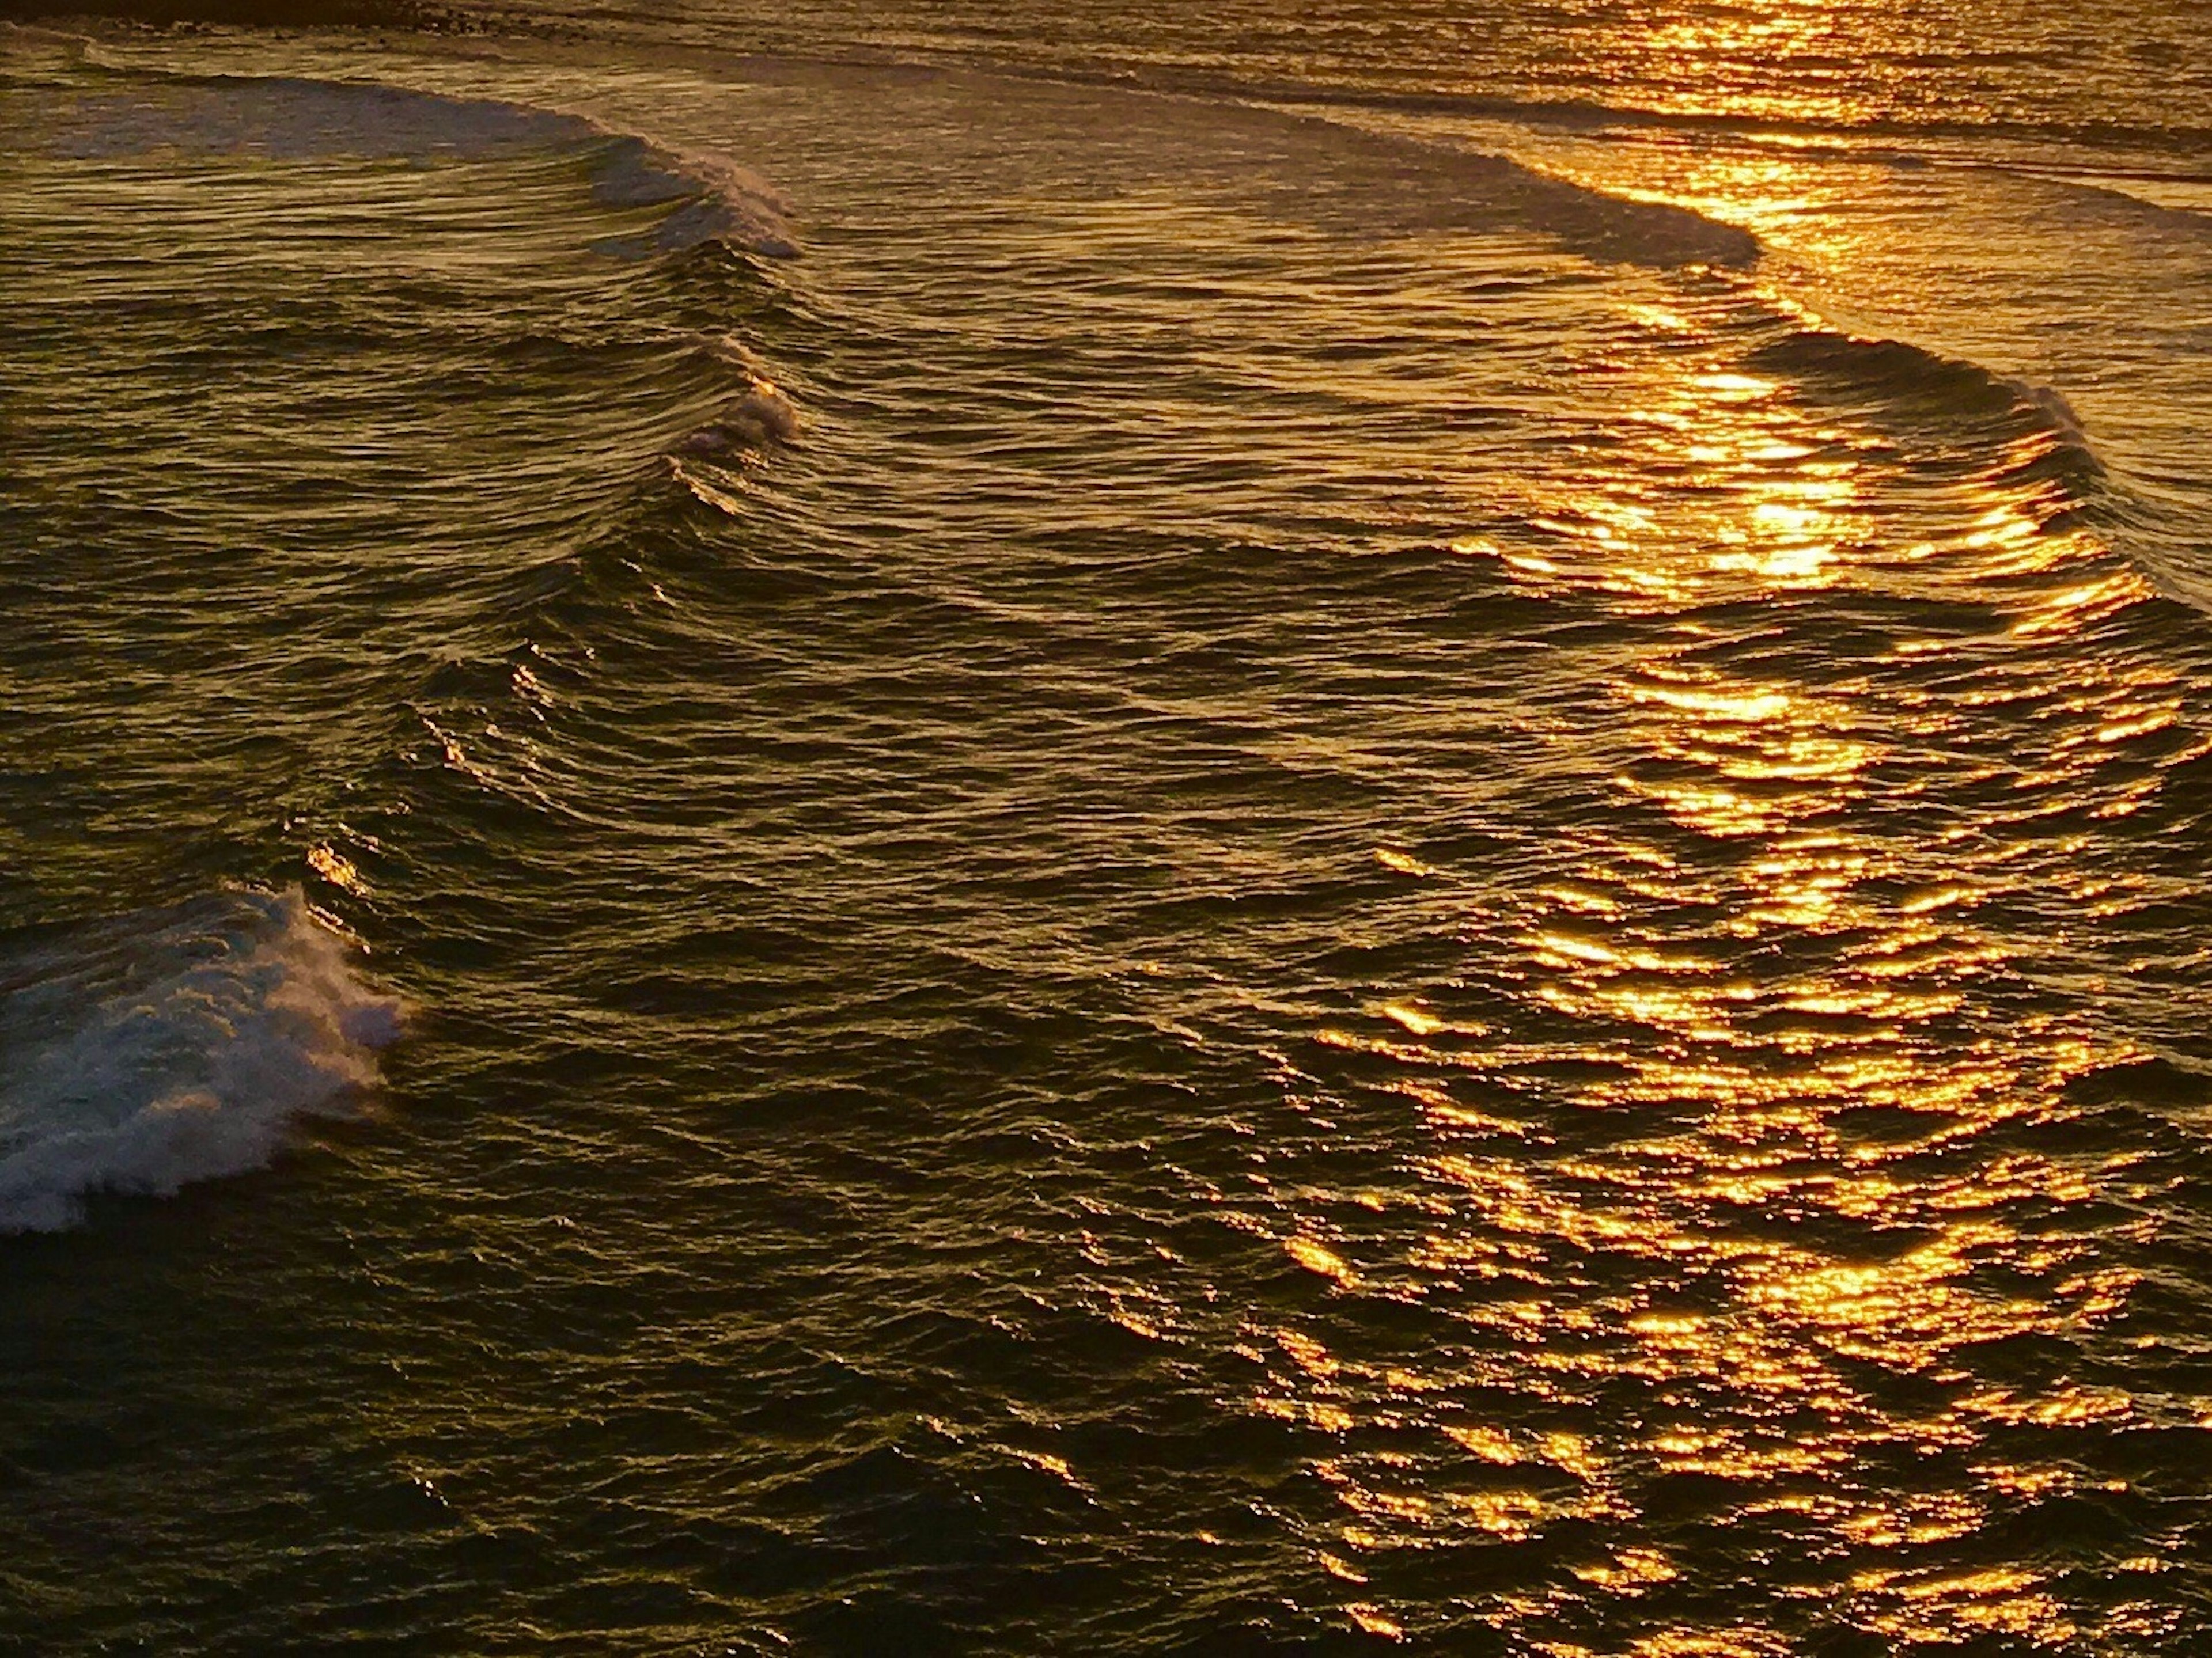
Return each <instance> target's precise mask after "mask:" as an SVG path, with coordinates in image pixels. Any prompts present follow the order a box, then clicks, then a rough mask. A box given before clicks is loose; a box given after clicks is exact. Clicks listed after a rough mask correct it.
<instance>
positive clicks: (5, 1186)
mask: <svg viewBox="0 0 2212 1658" xmlns="http://www.w3.org/2000/svg"><path fill="white" fill-rule="evenodd" d="M401 1023H402V1010H401V1006H400V1004H399V1003H398V1000H396V999H393V998H392V997H390V996H387V995H384V994H380V993H378V992H376V991H374V990H373V989H371V988H370V987H368V985H366V984H365V983H364V982H363V981H362V979H361V977H360V976H359V975H358V974H357V972H356V967H355V961H354V955H353V951H352V950H351V949H350V947H349V944H347V942H346V940H345V939H343V938H342V937H341V936H340V935H339V934H337V933H336V932H333V931H331V929H330V928H329V927H327V926H324V925H323V924H322V923H321V922H320V921H319V920H316V919H315V916H314V914H313V911H312V910H310V909H309V908H308V906H307V902H306V901H305V899H304V898H303V897H302V896H301V894H300V892H299V890H297V889H294V890H291V891H289V892H288V893H285V894H283V895H281V896H269V895H265V894H255V893H243V892H230V893H219V894H214V895H210V896H208V897H205V898H202V899H197V900H194V901H192V902H190V903H187V904H185V905H182V906H179V907H178V908H173V909H167V910H160V911H152V912H140V913H137V914H130V915H125V916H118V917H115V918H113V919H111V920H105V921H100V922H95V923H93V924H90V925H88V926H82V927H77V928H73V929H70V931H69V932H65V933H64V934H61V935H59V936H58V937H53V936H50V937H48V938H46V939H45V940H43V941H42V942H40V944H36V945H33V946H31V947H28V948H9V947H7V946H4V945H0V1232H20V1231H54V1230H61V1229H63V1228H65V1227H69V1226H71V1225H74V1224H76V1223H77V1222H78V1221H79V1220H81V1219H82V1206H83V1199H85V1197H86V1196H87V1195H88V1194H89V1193H94V1192H130V1193H151V1194H155V1195H161V1196H168V1195H171V1194H173V1193H175V1192H176V1191H177V1190H178V1189H179V1187H183V1186H185V1185H187V1184H189V1183H191V1181H200V1180H210V1179H215V1178H217V1177H220V1176H222V1175H236V1174H241V1173H243V1172H245V1171H246V1170H247V1169H258V1168H260V1167H261V1166H263V1165H264V1164H265V1163H268V1162H269V1161H270V1158H271V1157H274V1156H275V1155H276V1151H278V1149H279V1148H280V1147H281V1146H282V1145H283V1143H284V1140H285V1138H286V1136H287V1133H288V1132H289V1128H290V1127H291V1125H292V1124H293V1123H294V1121H295V1120H296V1119H298V1118H300V1117H302V1116H307V1115H323V1116H337V1115H345V1114H350V1112H351V1111H352V1110H353V1109H354V1108H356V1104H357V1102H358V1101H359V1099H360V1097H361V1095H362V1090H365V1089H366V1088H368V1086H369V1085H370V1084H373V1083H374V1082H375V1080H376V1078H377V1060H376V1054H377V1050H378V1049H380V1048H385V1047H387V1046H389V1045H390V1044H391V1043H392V1042H393V1041H395V1040H396V1039H397V1038H398V1035H399V1033H400V1029H401Z"/></svg>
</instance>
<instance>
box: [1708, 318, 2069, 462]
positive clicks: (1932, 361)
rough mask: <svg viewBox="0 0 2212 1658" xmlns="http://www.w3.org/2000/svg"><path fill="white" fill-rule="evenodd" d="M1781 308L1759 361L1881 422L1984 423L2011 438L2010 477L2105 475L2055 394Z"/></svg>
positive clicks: (1756, 355)
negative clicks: (1781, 318) (1780, 323)
mask: <svg viewBox="0 0 2212 1658" xmlns="http://www.w3.org/2000/svg"><path fill="white" fill-rule="evenodd" d="M1783 308H1784V313H1785V315H1786V316H1787V317H1788V318H1789V319H1790V328H1789V331H1787V332H1785V333H1784V334H1782V335H1780V336H1779V337H1777V338H1774V339H1772V340H1770V341H1768V342H1766V343H1764V344H1762V345H1761V346H1759V348H1757V349H1755V350H1754V351H1753V354H1752V355H1753V361H1754V362H1756V363H1759V364H1760V365H1762V366H1764V367H1768V368H1771V369H1772V370H1774V371H1776V372H1777V373H1780V374H1786V375H1788V376H1789V377H1790V378H1791V379H1792V380H1796V382H1797V383H1799V384H1801V385H1804V386H1810V387H1812V388H1814V389H1815V390H1819V391H1825V392H1830V393H1832V394H1838V395H1840V396H1842V397H1844V398H1848V399H1849V400H1850V401H1852V402H1854V403H1856V404H1860V405H1861V406H1863V407H1865V408H1867V409H1869V410H1870V411H1872V412H1874V413H1876V414H1878V415H1890V416H1905V417H1911V416H1925V417H1931V418H1934V419H1937V420H1941V421H1943V422H1947V423H1948V422H1954V421H1956V420H1957V419H1958V418H1960V417H1961V416H1965V417H1966V418H1968V419H1970V420H1972V421H1974V422H1978V423H1980V424H1982V425H1983V426H1984V427H1985V428H1987V430H1988V435H1990V437H1991V438H1993V439H1996V440H2004V443H2003V447H2002V453H2003V454H2004V456H2005V459H2006V463H2007V470H2008V471H2029V470H2033V471H2036V472H2039V473H2049V474H2052V475H2055V476H2057V477H2062V478H2063V479H2065V480H2066V481H2069V482H2070V483H2074V484H2075V485H2076V486H2078V487H2079V488H2080V489H2082V490H2086V489H2088V488H2089V487H2090V486H2092V485H2093V484H2094V483H2096V482H2097V481H2098V480H2100V479H2102V478H2103V477H2105V474H2106V467H2105V464H2104V461H2103V459H2102V458H2101V457H2100V456H2099V454H2098V453H2097V451H2096V448H2095V446H2093V444H2092V443H2091V441H2090V439H2089V434H2088V432H2087V430H2086V429H2085V428H2084V427H2083V425H2082V423H2081V416H2079V415H2077V414H2075V411H2074V408H2073V405H2072V404H2069V402H2068V401H2067V400H2066V398H2065V397H2064V396H2063V394H2062V393H2061V392H2057V390H2055V389H2053V388H2052V387H2051V386H2039V385H2037V384H2035V383H2034V382H2033V381H2030V380H2020V379H2016V378H2015V377H2013V376H2011V375H2008V374H1999V373H1997V372H1996V370H1994V369H1991V368H1989V367H1984V365H1982V364H1980V363H1978V362H1974V361H1971V360H1969V359H1967V358H1964V357H1954V356H1950V355H1946V354H1945V353H1943V352H1941V351H1937V350H1935V349H1931V348H1929V347H1927V346H1924V345H1919V344H1916V343H1912V342H1911V341H1909V340H1903V339H1896V338H1892V337H1884V336H1876V335H1869V334H1865V333H1861V332H1859V331H1856V330H1853V329H1850V328H1845V327H1839V326H1837V325H1832V324H1831V323H1828V322H1826V320H1824V319H1820V318H1819V317H1818V316H1817V315H1815V314H1814V313H1811V312H1809V311H1807V310H1805V309H1803V308H1802V307H1796V306H1794V305H1785V306H1784V307H1783ZM2023 440H2024V441H2023Z"/></svg>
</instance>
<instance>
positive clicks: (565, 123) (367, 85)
mask: <svg viewBox="0 0 2212 1658" xmlns="http://www.w3.org/2000/svg"><path fill="white" fill-rule="evenodd" d="M70 45H71V46H72V47H73V50H74V57H75V61H74V62H73V63H72V64H71V65H70V67H71V68H72V69H73V70H76V71H77V72H78V73H82V74H89V75H94V76H101V77H106V78H109V79H111V80H114V81H119V82H125V83H126V84H128V83H136V84H137V85H141V86H143V85H158V86H161V87H166V88H172V89H174V90H176V91H179V92H183V93H186V94H190V93H192V92H198V93H203V94H206V97H205V99H204V100H200V101H198V102H197V103H187V104H186V106H185V107H184V108H182V109H179V110H173V111H160V112H149V111H143V110H138V111H132V112H131V114H132V115H134V116H136V117H137V118H138V119H140V120H141V121H143V120H144V119H145V118H146V116H147V115H149V114H151V115H152V117H153V123H152V125H150V126H149V125H141V126H138V127H137V128H136V129H135V130H134V129H133V128H132V127H131V126H130V125H125V124H124V123H122V122H111V123H110V125H109V127H108V129H107V131H105V132H103V133H100V134H99V135H97V136H94V135H87V136H86V137H85V138H84V139H82V140H80V141H79V142H80V148H79V149H77V150H76V152H75V153H79V154H82V153H84V149H83V148H82V146H86V145H89V146H91V147H93V149H92V153H95V154H96V153H101V148H100V147H103V146H104V147H113V146H115V145H117V144H118V143H123V144H127V143H133V142H136V143H140V144H149V145H150V144H157V143H167V144H175V145H179V146H180V147H183V148H187V149H190V148H194V147H199V148H204V149H216V150H249V151H252V152H255V153H260V154H267V155H276V156H279V157H282V158H285V159H308V158H319V157H325V156H331V155H345V156H351V157H358V158H363V159H370V160H385V159H392V160H409V161H430V160H435V159H447V158H453V157H459V158H462V159H479V158H484V157H491V156H502V155H513V154H516V153H518V152H520V151H524V150H529V149H556V150H564V151H571V152H574V153H577V154H580V155H582V156H584V157H585V158H586V161H587V162H588V164H589V166H590V168H591V173H592V195H593V197H594V199H596V200H597V201H598V202H599V203H600V204H601V205H602V206H604V207H606V208H609V209H611V210H616V211H622V210H660V212H659V218H658V219H657V221H656V222H655V223H654V224H653V226H652V227H651V228H649V229H647V230H645V231H643V232H641V233H637V234H631V235H627V236H616V237H610V238H608V239H606V240H604V241H603V242H601V243H600V244H599V250H600V251H601V252H612V253H617V254H629V255H634V256H644V255H647V254H652V253H665V252H676V251H680V250H681V249H683V248H685V247H690V246H697V245H698V244H701V243H703V242H710V241H713V242H721V243H724V244H726V245H728V246H733V247H737V248H739V249H741V250H743V251H744V252H750V253H755V254H760V255H764V256H766V257H769V258H794V257H796V256H797V254H798V252H799V248H798V246H797V243H796V241H795V240H794V239H793V232H792V228H791V225H790V219H789V214H790V208H789V204H788V203H786V202H785V200H784V199H783V197H781V195H780V194H779V193H778V192H777V191H775V189H774V188H773V187H772V186H771V185H769V184H768V182H767V181H766V180H765V179H762V178H761V177H760V176H759V175H758V174H757V173H753V172H751V171H750V169H748V168H746V167H743V166H741V165H739V164H738V162H737V161H733V160H732V159H731V158H729V157H727V156H724V155H714V154H711V153H709V152H707V151H704V150H701V149H689V148H685V147H682V146H678V145H675V144H672V143H667V142H665V141H663V140H661V139H659V138H657V137H653V135H650V134H647V133H642V132H634V131H624V130H623V129H621V128H618V127H615V126H611V125H608V124H607V123H605V121H603V120H601V119H600V118H598V117H597V116H595V115H593V114H591V113H589V112H584V111H580V110H574V109H566V108H559V107H554V106H542V105H533V104H527V103H521V102H517V101H513V100H504V99H495V98H461V97H455V96H451V95H448V94H443V93H435V92H425V91H422V90H419V89H417V88H410V87H405V86H402V85H398V84H395V83H392V82H382V81H374V80H350V79H324V78H319V77H314V76H287V75H267V76H263V75H246V74H238V73H207V72H202V71H194V70H181V69H175V70H173V69H167V68H161V67H158V66H154V65H148V64H137V63H131V64H125V63H119V62H117V61H115V60H114V59H112V58H109V57H107V56H106V55H104V54H102V53H101V52H100V51H99V49H98V46H97V45H96V44H95V43H94V42H91V41H88V40H72V41H71V42H70ZM195 123H197V130H195V126H194V124H195ZM32 141H33V142H34V143H35V142H39V141H38V140H37V139H36V138H35V137H33V140H32ZM68 143H69V139H68V137H66V136H65V135H60V134H49V135H46V137H45V138H44V141H43V147H44V148H46V149H48V150H49V151H52V150H54V149H62V148H64V147H65V146H67V145H68Z"/></svg>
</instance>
